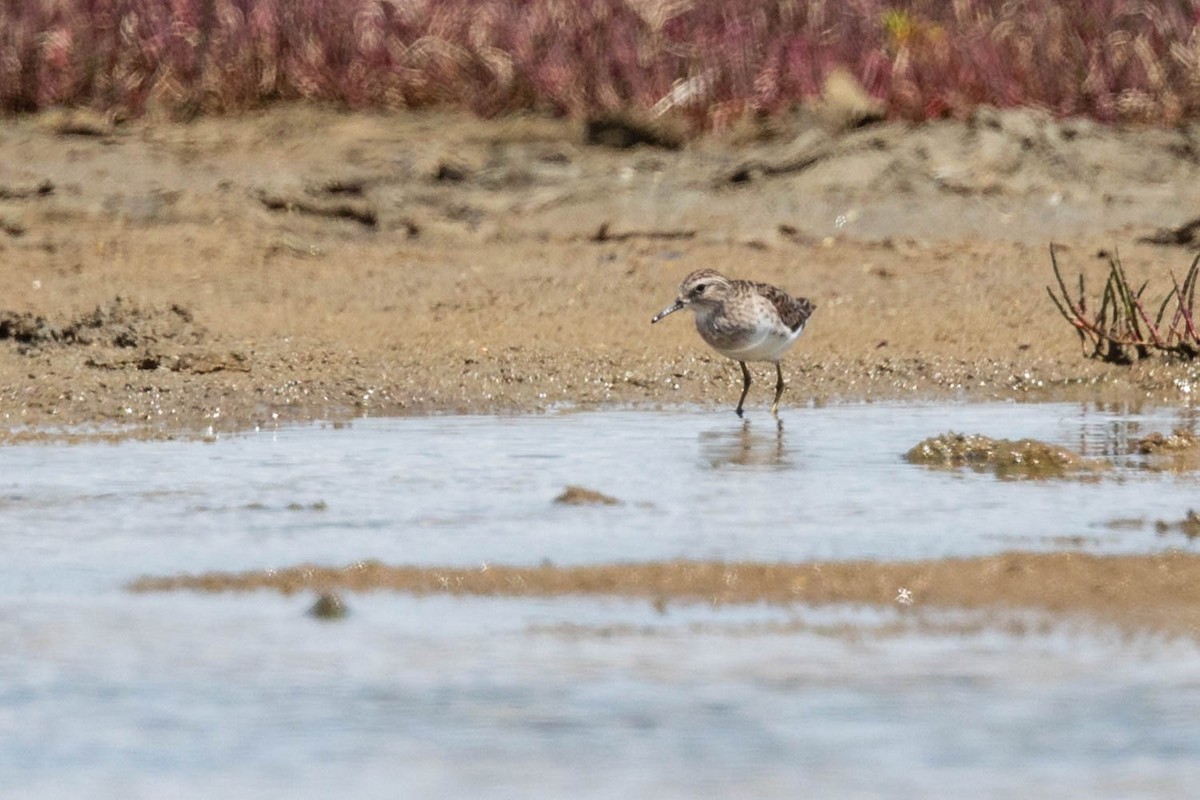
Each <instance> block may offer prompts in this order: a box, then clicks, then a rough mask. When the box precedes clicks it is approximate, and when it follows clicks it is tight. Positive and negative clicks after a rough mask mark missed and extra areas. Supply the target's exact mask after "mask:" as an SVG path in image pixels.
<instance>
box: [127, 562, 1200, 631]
mask: <svg viewBox="0 0 1200 800" xmlns="http://www.w3.org/2000/svg"><path fill="white" fill-rule="evenodd" d="M127 588H128V589H130V590H131V591H134V592H163V591H180V590H188V591H199V592H250V591H263V590H269V591H276V592H282V593H284V594H289V595H290V594H295V593H297V592H335V591H354V592H367V591H396V592H406V593H409V594H414V595H430V594H455V595H473V596H487V597H558V596H578V595H587V596H596V597H620V598H631V599H645V600H647V601H649V602H651V603H654V604H656V605H664V607H665V604H666V603H667V602H668V601H671V602H676V601H682V602H696V603H712V604H723V603H737V604H740V603H783V604H792V603H806V604H826V603H866V604H872V605H889V606H890V605H893V604H896V603H897V602H898V598H901V597H902V598H905V600H906V602H905V603H903V605H904V606H905V607H933V608H963V609H1031V610H1043V611H1049V612H1053V613H1065V614H1079V615H1087V616H1094V617H1097V618H1100V619H1102V620H1104V621H1105V622H1106V623H1116V624H1120V625H1128V626H1131V627H1150V628H1155V629H1160V630H1164V631H1170V632H1178V633H1185V634H1188V635H1192V636H1200V556H1197V555H1193V554H1189V553H1180V552H1170V553H1162V554H1155V555H1135V556H1092V555H1086V554H1082V553H1019V552H1018V553H1003V554H1000V555H995V556H986V557H980V558H965V559H938V560H927V561H911V562H873V561H846V562H837V561H835V562H816V563H803V564H780V563H761V562H712V561H660V562H648V563H641V564H599V565H591V566H575V567H559V566H554V565H550V564H545V565H542V566H536V567H519V566H503V565H495V564H491V565H488V567H487V568H486V569H482V570H481V569H479V568H477V567H471V568H459V567H416V566H389V565H386V564H382V563H379V562H375V561H366V562H359V563H357V564H352V565H350V566H346V567H327V566H316V565H299V566H295V567H289V568H285V569H269V570H256V571H250V572H208V573H203V574H198V575H177V576H167V577H143V578H139V579H138V580H136V581H134V582H133V583H131V584H129V586H128V587H127Z"/></svg>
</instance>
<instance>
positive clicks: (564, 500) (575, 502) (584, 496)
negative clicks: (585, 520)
mask: <svg viewBox="0 0 1200 800" xmlns="http://www.w3.org/2000/svg"><path fill="white" fill-rule="evenodd" d="M554 502H555V503H558V504H559V505H567V506H617V505H620V504H621V501H620V500H618V499H617V498H615V497H610V496H609V495H606V494H604V493H602V492H597V491H596V490H594V489H587V488H585V487H583V486H568V487H567V488H566V489H564V490H563V492H562V494H560V495H559V496H558V497H556V498H554Z"/></svg>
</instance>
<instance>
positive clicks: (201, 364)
mask: <svg viewBox="0 0 1200 800" xmlns="http://www.w3.org/2000/svg"><path fill="white" fill-rule="evenodd" d="M209 338H210V335H209V332H208V331H207V330H206V329H205V328H204V327H203V326H202V325H199V324H198V323H197V322H196V320H195V318H194V317H193V315H192V312H191V311H190V310H189V309H187V308H186V307H184V306H182V305H179V304H178V303H172V304H171V305H169V306H162V307H157V308H143V307H141V306H138V305H137V304H135V303H133V302H131V301H129V300H127V299H126V298H123V297H120V296H117V297H115V298H114V299H112V300H110V301H108V302H107V303H104V304H102V305H99V306H96V308H94V309H93V310H91V311H89V312H87V313H85V314H81V315H79V316H77V317H75V318H74V319H72V320H69V321H67V322H65V323H62V324H56V323H54V322H52V321H50V320H47V319H46V318H45V317H42V316H37V315H34V314H31V313H29V312H14V311H3V310H0V340H5V339H7V340H10V341H13V342H15V343H16V344H17V352H19V353H21V354H23V355H32V354H34V353H35V352H44V351H45V350H46V349H48V348H54V347H58V348H64V347H65V348H74V347H81V348H85V349H86V351H87V353H88V355H87V357H86V359H85V360H84V364H85V365H86V366H88V367H95V368H98V369H129V368H132V369H136V370H154V369H160V368H162V369H169V370H171V371H174V372H190V373H194V374H201V375H202V374H206V373H212V372H220V371H222V370H233V371H241V372H247V371H249V369H250V367H249V363H248V360H247V358H246V357H245V356H244V355H243V354H240V353H233V352H213V351H210V350H208V349H207V348H205V347H204V345H205V344H206V343H207V342H208V340H209Z"/></svg>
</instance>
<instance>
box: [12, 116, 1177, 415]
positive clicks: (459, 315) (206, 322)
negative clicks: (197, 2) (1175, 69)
mask: <svg viewBox="0 0 1200 800" xmlns="http://www.w3.org/2000/svg"><path fill="white" fill-rule="evenodd" d="M989 113H990V114H991V116H988V115H987V114H982V113H981V115H980V117H979V118H978V119H976V120H973V121H972V122H969V123H952V122H947V123H935V124H931V125H927V126H920V127H909V126H904V125H893V124H885V125H877V126H871V127H868V128H864V129H860V130H852V131H846V132H834V133H831V132H829V131H827V130H826V129H824V128H821V127H820V126H819V125H817V124H816V123H812V122H811V121H810V122H808V123H802V122H800V121H797V122H796V123H795V125H794V126H793V127H792V128H788V127H786V126H782V127H781V129H779V130H775V131H774V132H773V133H774V135H773V138H772V137H768V136H766V134H761V135H760V136H758V137H757V138H754V137H750V138H748V139H747V138H746V137H745V136H743V139H741V140H738V139H736V138H734V137H724V138H713V139H706V140H700V141H697V142H693V143H690V144H689V145H688V146H687V147H684V148H683V149H681V150H664V149H655V148H652V147H647V146H639V147H635V148H630V149H616V148H611V147H604V146H598V145H590V144H587V143H586V142H585V140H584V137H583V134H582V132H581V128H580V126H579V125H577V124H574V123H571V122H568V121H560V120H547V119H538V118H518V119H509V120H500V121H491V122H487V121H479V120H475V119H471V118H467V117H463V116H460V115H451V114H440V113H428V114H412V115H369V114H357V115H347V114H339V113H336V112H332V111H322V110H319V109H313V108H299V107H297V108H280V109H275V110H272V111H269V112H263V113H261V114H251V115H245V116H240V117H235V118H228V119H220V118H212V119H202V120H199V121H197V122H194V123H191V124H179V123H168V122H161V121H154V120H147V121H142V122H136V123H130V124H127V125H123V126H119V127H116V128H108V127H103V126H101V127H98V128H97V129H95V130H92V129H89V128H88V127H87V126H81V125H79V124H70V125H67V124H65V123H64V122H63V119H62V117H60V116H56V115H45V116H42V117H32V118H21V119H18V120H15V121H9V122H7V123H6V124H5V126H4V127H3V128H0V221H2V223H3V224H2V225H0V230H2V231H3V232H0V261H2V262H3V264H4V278H5V285H4V293H3V295H2V299H0V437H6V438H9V439H12V438H14V437H24V438H28V437H30V436H34V437H36V436H41V435H45V433H46V429H47V426H79V425H94V424H104V425H108V424H111V423H118V424H121V425H128V426H130V427H128V428H123V429H122V430H121V434H120V435H137V436H164V435H180V434H187V433H202V432H206V431H208V430H209V428H210V427H211V429H212V430H213V431H214V432H216V433H220V432H222V431H232V430H238V429H245V428H247V427H253V426H256V425H257V426H263V425H271V424H277V423H281V422H289V421H300V420H311V419H315V418H319V419H340V418H347V417H353V416H358V415H363V414H370V415H393V414H408V413H425V412H534V411H538V410H541V409H545V408H549V407H558V406H574V407H584V408H586V407H590V406H597V405H608V404H622V405H625V404H633V405H645V406H660V405H670V404H677V403H702V404H706V405H711V406H713V408H714V411H716V410H717V409H723V408H724V407H725V406H729V407H732V406H733V404H734V403H735V402H736V399H737V393H738V390H739V387H740V373H739V371H738V368H737V365H736V364H734V363H733V362H731V361H729V360H727V359H724V358H721V357H719V356H717V355H715V354H713V353H711V352H710V351H708V350H707V349H706V348H705V347H704V346H703V345H702V344H701V343H700V341H699V340H698V338H697V336H696V334H695V331H694V330H693V329H692V326H691V323H690V320H689V319H687V318H686V316H678V317H673V318H670V319H668V320H666V321H664V323H662V324H660V325H656V326H654V327H653V328H651V327H650V324H649V319H650V316H651V315H652V314H653V313H654V312H656V311H658V310H659V309H660V308H662V307H663V306H664V305H666V304H667V303H669V302H670V301H671V300H672V299H673V297H674V293H675V289H676V286H677V284H678V282H679V280H680V278H682V276H683V275H685V274H686V273H687V272H689V271H690V270H692V269H694V268H697V267H701V266H704V267H715V268H717V269H720V270H724V271H726V272H728V273H730V274H732V275H735V276H745V277H751V278H755V279H759V280H765V281H770V282H774V283H777V284H779V285H781V286H783V287H785V288H786V289H788V290H790V291H792V292H793V293H795V294H799V295H804V296H807V297H809V298H811V299H812V300H813V301H814V302H815V303H816V304H817V312H816V314H815V316H814V317H813V319H812V322H811V324H810V326H809V329H808V330H807V331H806V332H805V335H804V337H803V339H802V340H801V341H800V342H799V343H798V345H797V346H796V347H795V348H794V349H793V350H792V352H791V353H789V354H788V356H787V358H786V359H785V377H786V379H787V381H788V389H787V392H786V394H785V395H784V402H783V406H784V409H785V413H788V414H795V413H799V409H798V408H797V407H802V406H804V405H805V404H808V403H810V402H818V403H820V402H829V401H838V400H848V401H854V400H861V399H873V398H914V399H917V398H933V397H939V398H947V397H948V398H964V399H968V400H974V399H979V400H983V399H994V398H1010V397H1015V398H1029V399H1034V400H1042V399H1047V400H1049V399H1089V400H1096V401H1120V402H1125V401H1132V402H1138V401H1141V400H1146V401H1151V402H1156V403H1176V402H1184V401H1186V400H1187V399H1188V397H1189V396H1190V391H1191V388H1192V385H1193V383H1194V381H1195V378H1196V372H1197V370H1196V369H1195V368H1194V367H1193V366H1192V365H1190V364H1182V365H1180V364H1170V363H1165V362H1162V361H1158V360H1152V361H1149V362H1145V363H1142V364H1139V365H1135V366H1133V367H1123V366H1116V365H1105V364H1100V363H1097V362H1094V361H1090V360H1087V359H1085V358H1082V357H1081V351H1080V347H1079V342H1078V340H1077V338H1076V337H1075V335H1074V333H1073V332H1072V331H1071V330H1070V329H1069V328H1068V327H1067V325H1066V323H1065V322H1064V321H1063V320H1062V319H1061V318H1060V317H1059V316H1058V314H1057V312H1056V311H1055V309H1054V307H1053V306H1052V304H1051V303H1050V301H1049V299H1048V298H1047V296H1046V292H1045V286H1046V285H1047V284H1048V283H1049V282H1050V281H1051V280H1052V275H1051V272H1050V262H1049V257H1048V252H1047V248H1048V243H1049V242H1050V241H1051V240H1052V239H1053V240H1057V241H1059V242H1060V243H1061V244H1062V245H1063V246H1064V250H1063V254H1062V262H1063V266H1064V271H1065V272H1066V274H1067V275H1068V276H1074V275H1075V274H1077V273H1078V272H1086V273H1088V274H1089V275H1090V276H1091V278H1092V286H1093V287H1095V288H1094V289H1093V291H1098V290H1099V288H1100V286H1102V280H1103V275H1104V271H1105V269H1106V263H1105V261H1104V259H1102V258H1099V257H1098V254H1099V253H1100V252H1101V251H1111V250H1112V249H1114V248H1119V249H1120V252H1121V256H1122V260H1123V261H1124V263H1125V265H1126V268H1127V269H1128V271H1129V272H1130V276H1131V279H1132V280H1134V281H1135V282H1140V280H1141V279H1143V278H1149V279H1150V280H1151V289H1150V290H1149V292H1150V295H1156V293H1159V292H1161V293H1165V291H1166V289H1167V287H1168V286H1169V278H1168V277H1167V270H1174V271H1175V272H1176V274H1182V273H1183V272H1184V271H1185V270H1186V268H1187V265H1188V263H1189V262H1190V260H1191V258H1190V254H1189V252H1188V251H1187V250H1185V249H1183V248H1177V247H1160V246H1153V245H1147V244H1144V243H1139V242H1138V241H1137V240H1138V239H1139V237H1142V236H1144V235H1148V234H1151V233H1153V232H1154V231H1155V230H1156V229H1157V228H1159V227H1169V226H1175V225H1180V224H1182V223H1183V222H1185V221H1186V218H1187V217H1186V214H1187V211H1188V210H1189V209H1195V208H1200V188H1197V187H1200V167H1198V165H1197V161H1196V159H1195V158H1194V157H1192V156H1190V155H1189V153H1194V152H1195V150H1193V149H1189V147H1190V145H1189V142H1191V141H1192V139H1194V138H1200V136H1198V135H1197V131H1196V130H1194V129H1192V128H1184V129H1180V130H1177V131H1157V130H1151V129H1131V130H1126V131H1112V130H1108V129H1102V128H1097V127H1096V126H1093V125H1091V124H1090V123H1083V122H1069V121H1068V122H1052V121H1050V120H1048V119H1045V118H1043V117H1041V116H1039V115H1038V114H1036V113H1034V112H1005V113H1003V114H1000V113H997V112H989ZM81 130H82V131H89V130H90V131H91V133H92V134H93V135H82V134H81V133H80V131H81ZM118 298H119V300H118ZM5 320H7V323H6V322H5ZM68 334H69V335H68ZM771 371H772V370H771V369H770V366H769V365H760V367H759V368H756V369H754V374H755V381H756V385H755V388H754V389H753V390H752V392H751V395H750V397H749V398H748V400H747V403H748V409H750V410H760V409H761V408H765V407H766V406H767V405H769V394H770V383H771V381H772V376H771V375H770V372H771ZM29 426H32V429H31V428H30V427H29Z"/></svg>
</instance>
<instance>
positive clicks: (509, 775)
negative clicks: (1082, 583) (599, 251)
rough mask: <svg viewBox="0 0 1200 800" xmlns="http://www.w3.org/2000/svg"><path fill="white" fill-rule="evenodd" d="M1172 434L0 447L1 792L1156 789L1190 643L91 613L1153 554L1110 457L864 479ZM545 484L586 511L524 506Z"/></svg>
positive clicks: (920, 427) (369, 604) (1197, 685)
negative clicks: (1040, 556)
mask: <svg viewBox="0 0 1200 800" xmlns="http://www.w3.org/2000/svg"><path fill="white" fill-rule="evenodd" d="M1190 413H1191V412H1188V411H1178V410H1151V411H1143V412H1138V413H1133V412H1130V411H1128V410H1103V409H1097V408H1093V407H1085V406H1078V405H1018V404H997V405H961V406H898V405H846V406H834V407H826V408H807V409H791V410H789V411H788V412H787V413H786V414H785V415H784V423H783V427H782V429H780V428H778V427H777V426H776V425H775V423H774V421H773V420H771V419H770V417H768V416H767V415H765V414H762V413H758V414H754V415H751V421H750V423H749V425H743V424H742V423H740V422H738V421H737V420H736V418H734V417H733V415H732V414H725V413H718V412H714V411H711V410H689V409H678V410H672V411H669V412H662V413H649V412H635V411H614V412H595V413H566V412H564V413H553V414H547V415H543V416H537V417H504V418H494V417H468V418H462V417H427V418H414V419H387V420H371V421H359V422H356V423H355V424H354V425H352V426H349V427H345V428H339V429H335V428H332V427H324V426H310V427H303V428H290V429H283V430H279V431H271V432H259V433H255V434H247V435H242V436H233V437H228V438H222V439H221V440H219V441H217V442H215V443H211V444H202V443H196V442H166V443H161V442H160V443H139V442H130V443H125V444H120V445H107V444H105V445H86V446H46V445H31V446H19V447H8V448H3V449H0V467H2V470H0V531H3V533H2V534H0V642H3V645H4V646H3V647H2V648H0V676H3V680H2V681H0V786H3V787H5V789H4V791H3V796H4V797H38V798H45V797H59V796H62V797H66V796H85V795H86V796H89V797H116V796H120V797H143V796H145V797H150V796H154V797H159V796H164V795H168V796H173V797H193V796H195V797H211V796H223V797H283V796H288V797H323V796H329V795H332V794H334V793H335V792H337V793H339V794H341V793H342V792H343V791H344V792H345V793H346V795H347V796H356V797H394V796H405V797H434V796H438V797H446V796H451V797H453V796H470V797H510V796H522V797H561V796H586V797H655V798H657V797H693V796H698V795H704V796H754V795H757V796H784V795H788V796H795V795H796V794H797V793H808V794H815V795H818V796H821V795H825V796H839V797H884V796H888V797H896V796H913V795H929V794H931V793H932V794H936V795H941V796H945V795H967V794H969V795H971V796H993V797H1008V796H1011V797H1039V796H1041V797H1057V796H1065V795H1068V794H1069V795H1073V796H1089V797H1159V796H1162V797H1168V796H1185V795H1187V794H1189V793H1190V791H1191V787H1192V786H1194V784H1195V781H1196V780H1198V779H1200V681H1198V680H1196V678H1195V675H1197V674H1200V669H1198V668H1200V648H1198V647H1197V646H1195V645H1194V644H1192V643H1181V642H1174V643H1169V642H1162V641H1158V640H1155V639H1152V638H1145V639H1136V640H1133V641H1130V640H1129V639H1126V638H1121V637H1117V636H1116V635H1111V636H1110V635H1108V634H1105V633H1104V632H1097V631H1088V630H1076V631H1072V630H1066V629H1063V628H1062V627H1058V628H1054V629H1051V630H1048V631H1040V629H1036V628H1035V632H1034V633H1027V634H1024V635H1017V634H1013V633H1005V632H1004V631H1003V630H999V629H992V628H984V629H982V631H981V632H975V633H965V634H956V635H935V634H930V633H920V632H919V631H909V632H906V633H901V634H899V635H888V636H875V635H872V634H870V633H865V634H862V635H858V636H849V637H847V636H845V635H835V634H830V633H827V632H824V629H823V628H822V626H825V625H830V626H833V627H834V628H838V627H839V626H840V625H841V624H842V623H845V622H847V621H849V622H855V623H862V624H864V625H866V626H867V628H868V629H869V628H870V627H871V625H873V624H876V623H884V624H886V623H888V622H889V621H894V620H895V619H897V618H901V616H902V615H911V614H915V613H921V612H920V611H919V609H912V608H907V609H906V608H897V609H885V610H881V611H862V610H854V609H819V610H813V609H804V608H791V609H780V608H763V607H751V608H724V609H711V608H702V607H683V606H680V607H676V606H671V607H670V608H669V609H668V610H667V612H666V613H665V614H660V613H658V612H656V611H655V610H654V609H653V608H652V607H650V606H648V605H646V604H639V603H631V602H626V601H618V600H609V601H605V600H594V599H591V600H582V599H555V600H511V599H480V598H474V599H471V598H452V597H429V598H419V599H418V598H410V597H402V596H394V595H386V594H379V595H365V596H350V597H347V598H346V599H347V603H348V605H349V606H350V608H351V615H350V617H349V618H347V619H346V620H343V621H340V622H335V623H321V622H317V621H315V620H313V619H311V618H309V617H307V616H305V614H304V611H305V609H306V608H307V606H308V605H310V604H311V602H312V598H311V597H292V598H283V597H278V596H275V595H269V594H255V595H249V596H236V597H232V596H216V597H214V596H202V595H193V594H188V593H183V594H167V595H131V594H128V593H126V592H124V591H123V589H122V586H123V585H124V584H125V583H126V582H127V581H129V580H130V579H132V578H134V577H137V576H138V575H142V574H146V573H176V572H181V571H188V572H194V571H200V570H206V569H236V570H240V569H248V568H256V567H268V566H281V565H290V564H294V563H297V562H300V561H317V562H322V563H332V564H344V563H349V562H353V561H356V560H359V559H367V558H377V559H381V560H384V561H388V562H397V563H424V564H460V565H463V564H466V565H474V564H479V565H480V567H481V568H482V566H483V564H485V563H487V562H493V563H501V562H505V563H538V562H540V561H542V560H544V559H550V560H552V561H554V562H556V563H562V564H567V563H588V562H595V561H613V560H624V561H640V560H649V559H658V558H674V557H689V558H725V559H766V560H808V559H814V558H860V557H872V558H887V559H895V558H915V557H922V558H923V557H934V556H943V555H968V554H981V553H989V552H997V551H1002V550H1011V549H1015V548H1021V549H1057V548H1061V547H1063V546H1064V541H1069V542H1070V543H1071V545H1072V546H1079V547H1082V548H1083V549H1086V550H1089V551H1094V552H1135V551H1137V552H1144V551H1150V550H1159V549H1163V548H1167V547H1183V548H1187V547H1190V546H1191V544H1190V543H1189V541H1188V540H1187V539H1186V538H1184V537H1183V536H1182V535H1180V534H1177V533H1176V534H1167V535H1160V534H1158V533H1156V532H1155V530H1154V526H1153V521H1154V520H1155V519H1158V518H1168V519H1172V520H1175V519H1179V518H1181V517H1182V516H1183V515H1184V513H1185V512H1186V511H1187V508H1188V507H1189V503H1191V504H1193V505H1195V503H1196V501H1195V499H1194V498H1195V497H1196V488H1197V479H1196V477H1195V476H1191V475H1183V476H1179V475H1170V474H1163V473H1155V472H1150V471H1147V470H1145V469H1141V468H1140V464H1139V462H1138V461H1137V460H1136V459H1126V458H1122V459H1121V461H1122V466H1121V467H1120V468H1119V469H1118V470H1116V471H1115V472H1113V473H1110V474H1109V475H1107V476H1105V477H1103V478H1101V479H1100V480H1099V481H1095V482H1079V481H1071V480H1066V481H1053V482H1036V481H1000V480H997V479H995V478H994V477H991V476H989V475H986V474H976V473H972V472H942V471H936V470H929V469H926V468H923V467H916V466H912V465H909V464H906V463H905V462H904V461H903V460H902V459H901V454H902V453H903V452H904V451H905V450H907V449H908V448H909V447H911V446H912V445H913V444H915V443H916V442H917V441H918V440H920V439H922V438H924V437H926V436H930V435H933V434H937V433H941V432H944V431H946V430H951V429H952V430H957V431H963V432H972V433H975V432H978V433H985V434H988V435H991V436H997V437H1009V438H1019V437H1023V436H1030V437H1035V438H1040V439H1045V440H1048V441H1052V442H1057V443H1061V444H1065V445H1069V446H1071V447H1074V448H1077V449H1082V450H1084V451H1085V452H1086V453H1089V454H1092V455H1095V456H1102V455H1104V454H1113V453H1119V452H1124V450H1125V449H1126V447H1127V445H1128V442H1129V441H1131V440H1133V439H1136V438H1138V437H1139V436H1143V435H1145V434H1146V433H1149V432H1151V431H1155V430H1157V431H1164V432H1165V431H1169V430H1170V429H1171V428H1172V427H1175V426H1177V425H1180V424H1191V423H1192V418H1191V416H1190ZM567 484H582V485H585V486H588V487H589V488H593V489H598V490H600V491H603V492H605V493H608V494H611V495H614V496H616V497H617V498H619V499H620V500H622V501H623V505H620V506H616V507H607V506H606V507H564V506H557V505H554V504H553V503H552V499H553V498H554V496H556V495H557V494H558V493H559V492H560V491H561V490H562V489H563V487H564V486H565V485H567ZM1114 520H1126V522H1123V523H1121V524H1118V525H1116V526H1113V525H1111V524H1110V523H1112V522H1113V521H1114ZM1128 520H1142V523H1141V524H1132V523H1129V522H1128ZM1064 537H1066V538H1064ZM1076 537H1082V538H1076ZM903 618H907V617H903ZM863 763H870V764H871V765H872V766H871V769H869V770H864V769H862V765H863Z"/></svg>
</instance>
